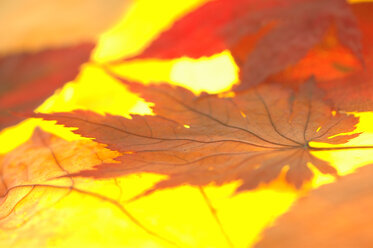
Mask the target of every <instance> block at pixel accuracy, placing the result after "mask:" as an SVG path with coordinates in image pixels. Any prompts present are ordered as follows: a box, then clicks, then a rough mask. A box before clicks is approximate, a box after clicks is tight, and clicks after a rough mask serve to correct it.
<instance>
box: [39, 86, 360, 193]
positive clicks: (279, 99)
mask: <svg viewBox="0 0 373 248" xmlns="http://www.w3.org/2000/svg"><path fill="white" fill-rule="evenodd" d="M311 81H312V80H311ZM311 81H310V82H309V83H307V84H305V85H304V86H303V87H302V89H301V91H300V92H299V93H296V94H295V93H294V92H292V91H290V90H287V89H283V88H281V87H278V86H275V85H271V86H266V85H263V86H260V87H257V88H255V89H252V90H249V91H247V92H244V93H241V94H237V95H236V96H235V97H233V98H229V97H228V98H222V97H218V96H216V95H202V96H199V97H196V96H195V95H193V94H192V93H191V92H190V91H188V90H186V89H184V88H180V87H176V88H175V87H172V86H168V85H160V86H144V85H141V84H137V83H128V85H129V87H130V89H131V90H133V91H135V92H138V93H139V94H140V95H141V96H142V97H143V98H145V99H146V100H148V101H151V102H154V103H155V106H154V108H153V110H154V112H155V114H156V116H139V115H132V116H131V117H132V119H126V118H124V117H121V116H114V115H109V114H107V115H105V116H102V115H99V114H96V113H93V112H88V111H79V110H78V111H74V112H70V113H55V114H35V115H34V117H42V118H44V119H46V120H57V122H58V123H59V124H63V125H66V126H69V127H78V128H79V129H78V130H75V131H74V132H76V133H79V134H81V135H83V136H85V137H91V138H94V139H95V140H96V141H98V142H100V143H104V144H107V147H108V148H109V149H112V150H117V151H119V152H121V153H122V154H123V155H122V156H121V157H120V158H118V159H117V160H118V161H119V162H120V163H119V164H116V163H114V164H103V165H98V166H96V168H95V170H85V171H82V172H79V173H76V174H74V176H84V177H95V178H105V177H116V176H120V175H126V174H130V173H139V172H151V173H157V174H164V175H168V176H169V178H168V179H165V180H164V181H161V182H159V183H158V184H156V185H155V186H154V188H153V189H151V190H150V191H148V193H149V192H151V191H153V190H155V189H160V188H167V187H173V186H178V185H183V184H191V185H199V186H201V185H207V184H209V183H215V184H217V185H221V184H224V183H227V182H230V181H234V180H240V181H241V182H242V184H241V186H240V187H239V188H238V189H237V191H241V190H248V189H253V188H255V187H257V186H258V185H259V184H261V183H268V182H270V181H272V180H274V179H275V178H277V177H278V175H279V174H280V172H281V171H282V170H284V168H287V172H286V180H287V181H288V182H289V183H290V184H292V185H294V186H296V187H297V188H299V187H301V186H302V184H303V183H304V182H305V181H307V180H310V179H311V178H312V175H313V174H312V172H311V169H310V168H309V166H308V165H307V163H312V165H313V166H314V167H316V168H317V169H318V170H319V171H321V172H322V173H329V174H332V175H336V174H337V171H336V169H335V168H333V167H332V166H331V165H330V164H329V163H328V162H327V161H323V160H320V159H318V158H316V157H315V156H313V155H312V154H311V153H310V151H313V150H322V149H320V148H315V147H312V146H311V145H310V142H312V141H315V142H324V143H329V144H343V143H345V142H347V141H348V140H349V139H351V138H354V137H356V136H358V135H359V134H341V133H346V132H351V131H353V130H354V129H355V125H356V124H357V123H358V118H356V117H354V116H350V115H346V114H342V113H335V114H333V113H332V109H331V108H330V107H329V106H328V105H327V104H325V102H323V101H322V94H321V93H320V92H319V91H318V90H317V89H316V88H315V87H314V84H313V83H312V82H311ZM184 125H187V126H184Z"/></svg>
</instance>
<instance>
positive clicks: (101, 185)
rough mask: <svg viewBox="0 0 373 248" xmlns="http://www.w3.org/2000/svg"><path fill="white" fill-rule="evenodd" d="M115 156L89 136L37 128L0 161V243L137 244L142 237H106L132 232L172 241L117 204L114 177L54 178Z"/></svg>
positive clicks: (117, 188) (119, 189)
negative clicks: (77, 138)
mask: <svg viewBox="0 0 373 248" xmlns="http://www.w3.org/2000/svg"><path fill="white" fill-rule="evenodd" d="M118 155H119V154H118V153H117V152H113V151H109V150H108V149H105V148H103V146H102V145H99V144H97V143H95V142H92V141H89V140H85V141H74V142H68V141H65V140H63V139H61V138H58V137H56V136H53V135H51V134H48V133H45V132H43V131H40V130H36V131H35V133H34V135H33V137H32V138H31V139H30V140H29V141H28V142H27V143H25V144H23V145H22V146H20V147H18V148H17V149H15V150H14V151H12V152H10V153H8V154H6V155H5V156H4V157H3V158H2V159H1V164H0V169H1V174H0V175H1V176H0V230H1V232H0V244H1V246H2V247H25V246H27V247H50V245H51V244H53V246H55V245H56V244H59V245H61V241H62V245H63V246H66V244H69V243H68V242H72V244H74V245H77V244H83V245H87V246H91V245H97V244H107V245H109V244H110V245H111V247H114V245H113V242H117V243H116V245H118V244H120V245H123V246H127V247H140V246H143V245H144V241H143V240H141V239H114V240H113V237H112V236H111V235H108V232H110V233H111V234H112V235H116V236H115V237H121V235H123V233H127V234H131V233H133V232H135V233H136V232H137V231H140V233H142V235H145V236H143V237H146V238H149V239H152V240H154V241H151V244H160V245H162V244H163V245H167V244H168V245H174V243H173V242H172V241H170V240H168V239H167V238H164V237H162V236H161V235H159V234H158V233H157V232H156V231H155V230H151V229H150V228H148V227H147V226H146V225H144V224H142V222H141V221H139V220H138V219H137V218H136V217H135V216H133V215H132V214H131V213H130V212H129V211H128V210H127V209H126V207H125V206H124V205H123V204H122V202H121V201H122V199H121V195H122V193H123V188H122V186H121V185H119V184H118V182H117V181H116V180H109V181H97V180H87V179H79V178H72V177H69V176H67V177H65V178H57V177H60V176H63V175H67V174H69V173H74V172H76V171H79V170H81V169H87V168H90V167H92V166H93V165H95V164H97V163H100V162H113V158H115V157H117V156H118ZM118 192H119V196H118ZM87 206H89V211H87ZM92 220H94V221H92ZM82 226H84V228H81V227H82ZM118 230H121V231H119V233H118ZM75 234H77V235H75ZM35 237H37V238H35ZM146 238H145V239H146ZM66 242H67V243H66Z"/></svg>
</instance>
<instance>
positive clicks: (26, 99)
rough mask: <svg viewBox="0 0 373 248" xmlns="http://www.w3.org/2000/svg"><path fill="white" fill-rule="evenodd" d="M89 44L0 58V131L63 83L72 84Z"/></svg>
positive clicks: (18, 119)
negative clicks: (16, 113)
mask: <svg viewBox="0 0 373 248" xmlns="http://www.w3.org/2000/svg"><path fill="white" fill-rule="evenodd" d="M93 47H94V45H93V44H88V43H87V44H82V45H78V46H75V47H67V48H61V49H55V50H47V51H43V52H39V53H36V54H35V53H27V54H14V55H9V56H5V57H3V58H0V129H2V128H4V127H7V126H9V125H13V124H15V123H17V122H19V121H20V120H22V118H20V117H19V116H16V115H14V114H13V113H12V112H29V111H32V110H34V109H35V108H36V107H37V106H39V105H40V104H41V103H42V102H43V101H44V100H45V99H46V98H48V97H49V96H50V95H52V94H53V92H54V91H55V90H56V89H57V88H59V87H61V86H62V85H63V84H64V83H66V82H68V81H70V80H73V79H74V78H75V77H76V75H77V74H78V73H79V69H80V65H81V64H82V63H84V62H86V61H87V60H88V59H89V57H90V54H91V50H92V49H93Z"/></svg>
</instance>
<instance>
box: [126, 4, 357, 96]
mask: <svg viewBox="0 0 373 248" xmlns="http://www.w3.org/2000/svg"><path fill="white" fill-rule="evenodd" d="M331 27H334V28H335V30H336V31H337V32H336V33H337V37H338V39H339V41H340V42H341V43H342V44H343V45H344V46H345V47H346V48H348V49H349V50H350V51H351V52H352V53H353V54H354V55H355V56H356V57H357V58H358V59H359V60H360V61H362V60H363V59H362V52H361V50H362V48H361V42H360V31H359V29H358V27H357V22H356V18H355V16H354V15H353V13H352V11H351V9H350V8H349V6H348V4H347V3H346V1H345V0H330V1H324V0H316V1H315V0H291V1H289V0H278V1H273V0H266V1H261V0H257V1H247V0H234V1H232V0H217V1H212V2H208V3H207V4H205V5H204V6H202V7H200V8H198V9H197V10H195V11H193V12H192V13H190V14H188V15H186V16H184V17H183V18H182V19H180V20H178V21H177V22H175V23H174V25H173V26H172V28H171V29H169V30H167V31H165V32H163V33H162V34H160V36H159V37H158V38H157V39H156V40H155V41H153V42H152V43H151V44H150V45H149V47H148V48H146V49H145V51H144V52H143V53H141V54H140V55H137V56H135V57H133V58H128V59H144V58H161V59H172V58H178V57H182V56H189V57H192V58H199V57H201V56H211V55H213V54H215V53H218V52H221V51H223V50H225V49H229V50H231V52H232V55H233V57H234V59H235V61H236V63H237V64H238V65H239V67H240V73H241V84H239V85H237V87H236V88H235V89H236V90H242V89H245V88H248V87H249V86H253V85H256V84H258V83H260V82H262V81H264V80H265V79H266V78H267V77H268V76H270V75H272V74H274V73H278V72H280V71H282V70H283V69H285V68H286V67H287V66H290V65H292V64H295V63H296V62H297V61H298V60H300V59H301V58H302V57H304V56H305V55H306V53H307V51H308V50H309V49H311V48H312V47H313V46H315V45H316V44H317V43H319V42H320V41H321V40H322V38H323V36H324V35H325V34H326V33H327V30H328V29H330V28H331ZM128 59H127V60H128Z"/></svg>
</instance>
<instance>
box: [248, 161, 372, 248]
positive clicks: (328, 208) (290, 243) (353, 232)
mask: <svg viewBox="0 0 373 248" xmlns="http://www.w3.org/2000/svg"><path fill="white" fill-rule="evenodd" d="M372 177H373V165H368V166H365V167H363V168H361V169H359V170H358V172H356V173H354V174H352V175H348V176H346V177H342V178H340V180H339V181H337V182H336V183H333V184H329V185H325V186H323V187H322V188H320V189H317V190H315V191H314V192H311V193H310V194H309V195H308V196H307V197H305V198H303V199H300V200H299V201H298V202H297V203H296V204H295V205H294V206H293V207H292V209H291V210H290V211H289V212H288V213H286V214H285V215H284V216H282V217H281V218H280V219H279V220H278V221H277V223H276V224H275V225H274V226H273V227H271V228H269V229H268V230H267V231H265V232H264V237H263V240H261V241H260V242H259V243H258V244H257V245H256V246H255V247H257V248H264V247H279V248H280V247H304V246H305V244H307V245H306V246H307V247H346V248H347V247H370V246H371V245H372V242H373V237H372V229H373V224H372V223H373V215H372V213H371V209H372V207H373V200H372V194H373V180H372Z"/></svg>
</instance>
